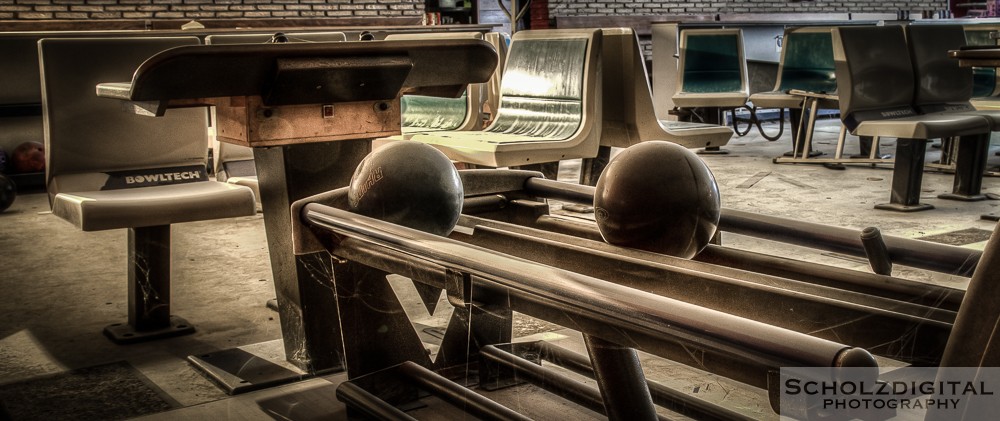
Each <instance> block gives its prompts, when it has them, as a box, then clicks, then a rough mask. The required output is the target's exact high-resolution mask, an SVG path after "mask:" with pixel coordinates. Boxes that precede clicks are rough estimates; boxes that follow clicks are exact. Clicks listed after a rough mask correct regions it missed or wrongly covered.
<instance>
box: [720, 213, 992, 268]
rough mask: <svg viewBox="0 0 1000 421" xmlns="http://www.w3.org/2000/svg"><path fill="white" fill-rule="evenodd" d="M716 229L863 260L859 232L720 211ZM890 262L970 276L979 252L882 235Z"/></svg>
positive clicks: (791, 220)
mask: <svg viewBox="0 0 1000 421" xmlns="http://www.w3.org/2000/svg"><path fill="white" fill-rule="evenodd" d="M719 229H721V230H723V231H727V232H732V233H735V234H743V235H750V236H755V237H760V238H766V239H769V240H774V241H781V242H786V243H789V244H797V245H801V246H805V247H813V248H818V249H821V250H827V251H833V252H837V253H844V254H849V255H852V256H857V257H866V255H865V251H864V246H862V245H861V238H860V237H859V236H858V231H856V230H852V229H848V228H840V227H833V226H829V225H823V224H814V223H810V222H803V221H798V220H793V219H788V218H779V217H774V216H767V215H758V214H754V213H751V212H743V211H737V210H732V209H723V211H722V218H721V220H720V221H719ZM882 238H883V239H884V240H885V245H886V249H887V250H888V251H889V258H891V259H892V261H893V262H895V263H898V264H901V265H906V266H912V267H915V268H921V269H929V270H934V271H938V272H943V273H949V274H952V275H958V276H971V275H972V272H973V271H974V270H975V268H976V264H977V263H978V262H979V257H980V256H981V255H982V252H980V251H978V250H972V249H967V248H962V247H955V246H949V245H945V244H937V243H931V242H929V241H921V240H914V239H909V238H901V237H894V236H891V235H884V236H882Z"/></svg>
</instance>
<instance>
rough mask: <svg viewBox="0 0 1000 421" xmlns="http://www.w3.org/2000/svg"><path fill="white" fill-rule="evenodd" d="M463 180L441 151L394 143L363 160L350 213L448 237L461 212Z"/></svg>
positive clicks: (352, 189)
mask: <svg viewBox="0 0 1000 421" xmlns="http://www.w3.org/2000/svg"><path fill="white" fill-rule="evenodd" d="M463 197H464V191H463V190H462V179H461V178H459V175H458V170H456V169H455V166H454V165H452V163H451V160H449V159H448V157H447V156H445V155H444V154H443V153H441V151H438V150H437V149H434V147H432V146H430V145H426V144H423V143H420V142H409V141H406V142H393V143H390V144H388V145H386V146H384V147H382V148H379V149H377V150H375V151H374V152H372V153H371V154H369V155H368V156H367V157H365V159H364V160H362V161H361V165H359V166H358V169H357V170H355V171H354V175H353V176H352V177H351V185H350V188H349V190H348V193H347V199H348V204H349V205H350V207H351V210H352V211H354V212H357V213H359V214H362V215H365V216H370V217H373V218H378V219H381V220H383V221H388V222H392V223H395V224H399V225H402V226H406V227H410V228H413V229H418V230H420V231H424V232H429V233H432V234H437V235H448V234H449V233H450V232H451V230H452V228H455V224H456V223H457V222H458V217H459V216H460V215H461V213H462V199H463Z"/></svg>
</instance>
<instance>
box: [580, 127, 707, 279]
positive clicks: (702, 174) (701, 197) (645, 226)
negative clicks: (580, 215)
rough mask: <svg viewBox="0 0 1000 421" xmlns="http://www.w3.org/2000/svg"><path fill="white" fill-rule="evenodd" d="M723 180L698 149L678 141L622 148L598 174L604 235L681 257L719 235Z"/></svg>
mask: <svg viewBox="0 0 1000 421" xmlns="http://www.w3.org/2000/svg"><path fill="white" fill-rule="evenodd" d="M720 210H721V205H720V203H719V186H718V184H716V182H715V177H714V176H713V175H712V172H711V171H710V170H709V169H708V167H707V166H705V163H704V162H702V160H701V159H700V158H698V156H697V155H695V154H694V153H693V152H691V151H689V150H687V149H686V148H684V147H682V146H679V145H677V144H675V143H670V142H663V141H651V142H643V143H640V144H638V145H635V146H632V147H630V148H628V149H626V150H624V151H622V152H621V153H620V154H618V156H616V157H615V158H614V159H613V160H612V161H611V163H609V164H608V167H607V168H606V169H605V170H604V173H602V174H601V177H600V178H599V179H598V180H597V189H596V191H595V193H594V215H595V218H596V220H597V227H598V228H599V229H600V231H601V235H602V236H603V237H604V240H605V241H607V242H608V243H610V244H615V245H619V246H623V247H631V248H637V249H641V250H647V251H652V252H655V253H662V254H668V255H671V256H677V257H682V258H685V259H687V258H691V257H694V256H695V255H696V254H698V252H700V251H701V250H702V249H703V248H705V246H706V245H708V242H709V241H710V240H711V239H712V236H714V235H715V231H716V228H717V227H718V225H719V215H720Z"/></svg>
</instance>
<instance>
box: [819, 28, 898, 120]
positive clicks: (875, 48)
mask: <svg viewBox="0 0 1000 421" xmlns="http://www.w3.org/2000/svg"><path fill="white" fill-rule="evenodd" d="M833 58H834V65H835V67H836V69H837V95H838V97H839V99H840V118H841V120H843V122H844V125H845V126H847V128H848V129H849V130H852V131H853V130H854V129H855V128H856V127H857V125H858V123H860V122H862V121H865V120H871V119H883V118H893V117H906V116H913V115H916V114H917V113H916V111H914V109H913V87H914V83H915V82H914V77H913V66H912V65H911V64H910V53H909V50H908V49H907V46H906V38H905V37H904V35H903V28H902V27H900V26H895V25H893V26H843V27H838V28H834V29H833Z"/></svg>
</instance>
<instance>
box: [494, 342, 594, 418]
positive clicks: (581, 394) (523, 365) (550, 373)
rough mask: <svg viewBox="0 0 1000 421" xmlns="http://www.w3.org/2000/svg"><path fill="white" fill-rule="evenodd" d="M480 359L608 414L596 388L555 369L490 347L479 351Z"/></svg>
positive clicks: (556, 393)
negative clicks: (498, 365) (512, 371)
mask: <svg viewBox="0 0 1000 421" xmlns="http://www.w3.org/2000/svg"><path fill="white" fill-rule="evenodd" d="M479 356H480V357H482V358H483V359H485V360H486V361H488V362H492V363H496V364H500V365H503V366H505V367H507V368H510V369H513V370H514V373H515V375H516V376H517V377H518V378H519V379H520V378H523V379H525V380H527V381H529V382H531V383H532V384H534V385H536V386H538V387H540V388H542V389H545V390H547V391H549V392H551V393H553V394H555V395H558V396H560V397H562V398H565V399H567V400H570V401H573V402H576V403H577V404H579V405H581V406H583V407H585V408H587V409H589V410H591V411H594V412H597V413H599V414H601V415H607V412H605V410H604V401H603V400H602V399H601V392H600V391H598V390H597V388H595V387H593V386H588V385H586V384H584V383H581V382H578V381H576V380H573V379H571V378H569V377H566V376H565V375H563V374H560V373H559V372H556V371H555V370H552V369H549V368H545V367H542V366H541V365H538V364H535V363H532V362H531V361H528V360H526V359H524V358H521V357H518V356H516V355H514V354H511V353H509V352H505V351H502V350H500V349H499V348H497V347H495V346H493V345H489V346H485V347H483V348H482V349H480V350H479Z"/></svg>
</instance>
